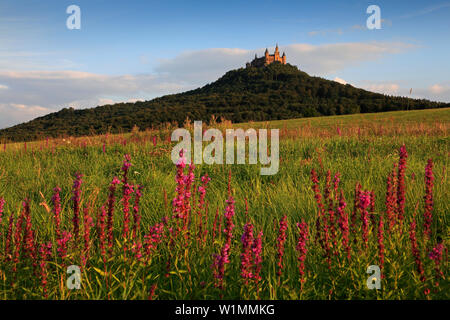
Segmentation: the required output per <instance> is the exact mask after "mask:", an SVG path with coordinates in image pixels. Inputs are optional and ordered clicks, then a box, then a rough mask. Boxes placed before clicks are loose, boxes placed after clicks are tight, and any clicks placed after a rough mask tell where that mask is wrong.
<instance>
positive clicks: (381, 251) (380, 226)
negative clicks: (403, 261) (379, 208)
mask: <svg viewBox="0 0 450 320" xmlns="http://www.w3.org/2000/svg"><path fill="white" fill-rule="evenodd" d="M377 236H378V258H379V259H380V270H383V267H384V243H383V241H384V223H383V216H382V215H380V221H379V222H378V233H377ZM381 277H382V278H384V274H382V275H381Z"/></svg>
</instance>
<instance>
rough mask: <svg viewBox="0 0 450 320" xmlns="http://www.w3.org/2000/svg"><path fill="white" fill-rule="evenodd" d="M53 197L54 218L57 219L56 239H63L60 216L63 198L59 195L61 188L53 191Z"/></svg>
mask: <svg viewBox="0 0 450 320" xmlns="http://www.w3.org/2000/svg"><path fill="white" fill-rule="evenodd" d="M53 192H54V193H53V197H52V202H53V217H54V219H55V232H56V239H59V238H60V237H61V230H60V225H61V219H60V214H61V197H60V195H59V193H60V192H61V188H58V187H56V188H55V189H53Z"/></svg>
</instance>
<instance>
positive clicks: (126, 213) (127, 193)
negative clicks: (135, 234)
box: [122, 183, 134, 249]
mask: <svg viewBox="0 0 450 320" xmlns="http://www.w3.org/2000/svg"><path fill="white" fill-rule="evenodd" d="M133 191H134V190H133V186H132V185H130V184H128V183H126V184H125V185H124V188H123V198H122V204H123V232H122V236H123V237H124V239H127V238H128V233H129V224H130V205H129V203H130V200H131V194H132V193H133ZM124 249H126V247H124Z"/></svg>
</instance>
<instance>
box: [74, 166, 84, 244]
mask: <svg viewBox="0 0 450 320" xmlns="http://www.w3.org/2000/svg"><path fill="white" fill-rule="evenodd" d="M82 178H83V175H81V174H78V173H77V174H76V177H75V181H74V182H73V191H72V192H73V198H72V200H73V218H72V222H73V234H74V236H75V240H77V239H78V235H79V232H80V202H81V184H82V183H83V180H82Z"/></svg>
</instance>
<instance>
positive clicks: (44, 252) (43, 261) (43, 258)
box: [39, 242, 52, 298]
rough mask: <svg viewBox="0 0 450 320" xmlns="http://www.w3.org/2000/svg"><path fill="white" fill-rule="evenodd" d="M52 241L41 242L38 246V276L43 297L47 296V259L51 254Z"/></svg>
mask: <svg viewBox="0 0 450 320" xmlns="http://www.w3.org/2000/svg"><path fill="white" fill-rule="evenodd" d="M51 249H52V243H51V242H48V243H47V244H41V245H40V247H39V256H40V262H39V266H40V276H41V286H42V292H43V295H44V297H45V298H48V294H47V278H48V274H47V261H48V259H49V257H50V256H51V254H52V251H51Z"/></svg>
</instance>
